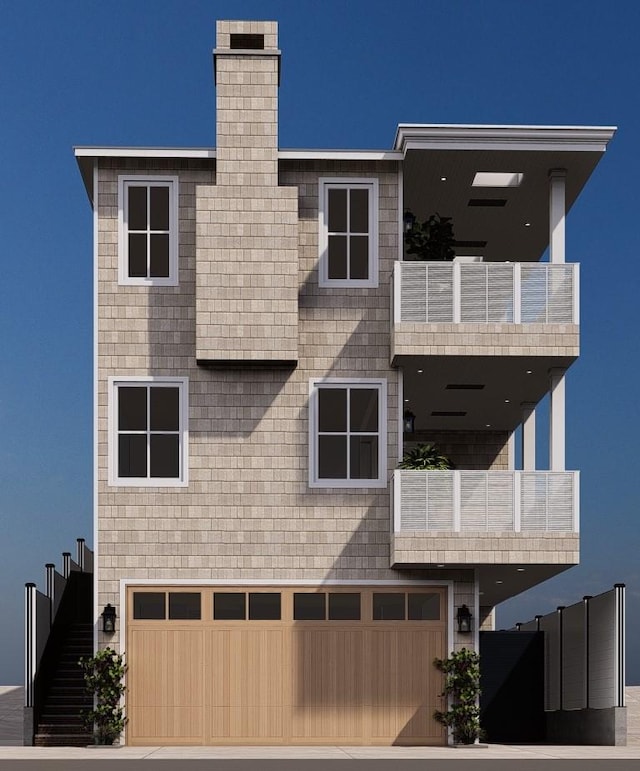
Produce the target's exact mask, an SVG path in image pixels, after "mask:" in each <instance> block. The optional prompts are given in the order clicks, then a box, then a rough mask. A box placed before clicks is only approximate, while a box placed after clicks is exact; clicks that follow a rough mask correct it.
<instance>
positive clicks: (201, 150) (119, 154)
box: [73, 147, 216, 159]
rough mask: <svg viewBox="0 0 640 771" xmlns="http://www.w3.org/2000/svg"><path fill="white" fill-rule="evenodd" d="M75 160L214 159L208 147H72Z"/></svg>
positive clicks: (211, 150)
mask: <svg viewBox="0 0 640 771" xmlns="http://www.w3.org/2000/svg"><path fill="white" fill-rule="evenodd" d="M73 152H74V155H75V156H76V158H204V159H207V158H215V157H216V151H215V149H213V148H210V147H74V148H73Z"/></svg>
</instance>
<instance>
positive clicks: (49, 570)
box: [45, 562, 56, 628]
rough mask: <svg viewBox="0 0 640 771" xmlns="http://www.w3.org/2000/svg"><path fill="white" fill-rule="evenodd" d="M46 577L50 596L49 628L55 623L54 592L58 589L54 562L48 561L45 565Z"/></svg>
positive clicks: (47, 591)
mask: <svg viewBox="0 0 640 771" xmlns="http://www.w3.org/2000/svg"><path fill="white" fill-rule="evenodd" d="M45 569H46V579H45V594H46V595H47V597H48V598H49V628H51V625H52V624H53V607H54V594H55V590H56V584H55V574H56V566H55V565H54V564H53V562H47V564H46V565H45Z"/></svg>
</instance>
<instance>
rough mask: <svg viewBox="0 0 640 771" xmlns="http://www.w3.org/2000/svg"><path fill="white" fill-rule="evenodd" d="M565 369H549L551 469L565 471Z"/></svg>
mask: <svg viewBox="0 0 640 771" xmlns="http://www.w3.org/2000/svg"><path fill="white" fill-rule="evenodd" d="M564 373H565V370H564V369H552V370H549V375H550V381H551V382H550V387H549V394H550V396H551V401H550V405H549V469H550V470H551V471H564V470H565V463H564V448H565V385H564V377H565V374H564Z"/></svg>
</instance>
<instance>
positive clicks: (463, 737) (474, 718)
mask: <svg viewBox="0 0 640 771" xmlns="http://www.w3.org/2000/svg"><path fill="white" fill-rule="evenodd" d="M433 663H434V665H435V667H436V668H437V669H439V670H440V671H441V672H442V673H443V674H444V676H445V680H444V691H443V692H442V694H441V696H446V697H447V698H448V699H449V709H448V710H447V711H446V712H440V711H439V710H436V711H435V712H434V713H433V716H434V718H435V719H436V720H437V721H438V722H439V723H442V725H445V726H447V727H448V728H450V729H451V731H452V733H453V743H454V744H461V745H470V744H474V743H475V741H476V739H477V738H478V737H479V736H480V707H479V706H478V698H479V696H480V656H479V655H478V654H477V653H476V652H475V651H470V650H468V649H467V648H462V649H461V650H459V651H456V652H455V653H452V654H451V655H450V656H449V658H446V659H435V660H434V662H433Z"/></svg>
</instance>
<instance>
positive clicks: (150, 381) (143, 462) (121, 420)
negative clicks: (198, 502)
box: [109, 377, 188, 487]
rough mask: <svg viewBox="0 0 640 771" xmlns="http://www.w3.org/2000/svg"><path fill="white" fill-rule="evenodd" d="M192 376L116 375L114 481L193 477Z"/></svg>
mask: <svg viewBox="0 0 640 771" xmlns="http://www.w3.org/2000/svg"><path fill="white" fill-rule="evenodd" d="M187 416H188V385H187V378H168V377H167V378H165V377H154V378H110V398H109V424H110V426H109V429H110V437H109V439H110V453H109V483H110V484H111V485H124V486H138V487H155V486H160V487H173V486H182V485H186V484H187V482H188V448H187V441H188V427H187V420H188V418H187Z"/></svg>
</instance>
